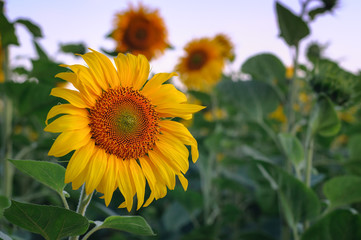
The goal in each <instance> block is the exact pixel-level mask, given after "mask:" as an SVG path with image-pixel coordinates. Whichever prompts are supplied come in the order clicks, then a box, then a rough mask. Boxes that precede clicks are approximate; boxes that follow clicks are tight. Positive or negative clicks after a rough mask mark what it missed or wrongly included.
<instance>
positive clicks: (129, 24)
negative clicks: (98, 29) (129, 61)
mask: <svg viewBox="0 0 361 240" xmlns="http://www.w3.org/2000/svg"><path fill="white" fill-rule="evenodd" d="M115 22H116V27H115V29H114V31H113V33H112V35H111V37H112V38H113V39H114V40H115V41H116V43H117V46H116V51H118V52H122V53H125V52H131V53H132V54H135V55H137V54H143V55H144V56H146V57H147V59H148V60H151V59H152V58H153V57H156V56H159V55H160V54H161V53H163V52H164V50H165V49H166V48H167V47H168V46H169V44H168V42H167V30H166V27H165V24H164V22H163V19H162V18H161V17H160V16H159V13H158V10H154V11H152V10H149V9H148V8H146V7H144V6H143V5H141V4H139V7H138V8H137V9H135V8H134V7H133V6H131V5H130V7H129V9H128V10H126V11H124V12H120V13H118V14H117V15H116V21H115Z"/></svg>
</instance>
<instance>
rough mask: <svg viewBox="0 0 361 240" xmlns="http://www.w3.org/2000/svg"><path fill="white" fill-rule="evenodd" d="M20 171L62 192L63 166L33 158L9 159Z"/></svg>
mask: <svg viewBox="0 0 361 240" xmlns="http://www.w3.org/2000/svg"><path fill="white" fill-rule="evenodd" d="M9 161H10V162H11V163H12V164H14V165H15V167H16V168H17V169H19V170H20V171H22V172H24V173H27V174H29V175H30V176H31V177H33V178H34V179H36V180H38V181H39V182H41V183H43V184H45V185H46V186H48V187H50V188H51V189H53V190H55V191H56V192H58V193H59V194H60V195H61V194H62V193H63V189H64V187H65V185H66V184H65V183H64V177H65V168H63V167H62V166H60V165H59V164H56V163H51V162H44V161H34V160H9Z"/></svg>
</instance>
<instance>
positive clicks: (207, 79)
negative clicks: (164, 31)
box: [175, 38, 224, 91]
mask: <svg viewBox="0 0 361 240" xmlns="http://www.w3.org/2000/svg"><path fill="white" fill-rule="evenodd" d="M184 50H185V52H186V54H185V56H184V57H182V58H180V60H179V62H178V64H177V66H176V67H175V70H176V71H177V72H179V73H180V79H181V80H182V82H183V83H184V84H185V85H186V86H187V87H188V89H193V90H200V91H209V90H210V89H211V87H212V86H214V85H215V84H216V83H217V82H218V81H219V80H220V78H221V74H222V70H223V66H224V58H223V56H222V46H221V45H220V44H218V43H217V42H216V41H214V40H212V39H209V38H201V39H196V40H193V41H191V42H189V43H188V44H187V45H186V46H185V47H184Z"/></svg>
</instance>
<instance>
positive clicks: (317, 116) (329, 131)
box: [311, 96, 341, 137]
mask: <svg viewBox="0 0 361 240" xmlns="http://www.w3.org/2000/svg"><path fill="white" fill-rule="evenodd" d="M340 128H341V121H340V119H339V118H338V116H337V113H336V110H335V107H334V105H333V103H332V102H331V100H330V99H329V98H328V97H326V96H321V97H320V99H319V101H318V104H317V105H316V107H315V112H314V115H313V116H312V119H311V129H312V132H313V133H314V134H316V133H317V134H320V135H321V136H324V137H330V136H334V135H336V134H337V133H338V132H339V131H340Z"/></svg>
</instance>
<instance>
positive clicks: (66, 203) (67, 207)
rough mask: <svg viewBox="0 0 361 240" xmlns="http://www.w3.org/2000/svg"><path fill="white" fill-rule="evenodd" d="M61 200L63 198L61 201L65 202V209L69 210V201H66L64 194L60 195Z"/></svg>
mask: <svg viewBox="0 0 361 240" xmlns="http://www.w3.org/2000/svg"><path fill="white" fill-rule="evenodd" d="M60 198H61V201H63V204H64V207H65V208H66V209H68V210H69V204H68V201H67V200H66V198H65V196H64V193H61V194H60Z"/></svg>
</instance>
